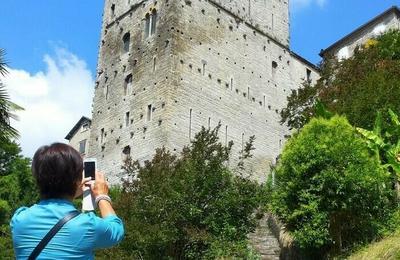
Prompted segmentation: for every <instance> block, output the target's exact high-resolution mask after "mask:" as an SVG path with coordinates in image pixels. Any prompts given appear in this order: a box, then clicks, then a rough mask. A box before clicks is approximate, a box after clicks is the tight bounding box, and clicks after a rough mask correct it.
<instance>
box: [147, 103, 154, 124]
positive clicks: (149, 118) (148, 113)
mask: <svg viewBox="0 0 400 260" xmlns="http://www.w3.org/2000/svg"><path fill="white" fill-rule="evenodd" d="M152 113H153V108H152V105H148V106H147V122H150V121H151V117H152Z"/></svg>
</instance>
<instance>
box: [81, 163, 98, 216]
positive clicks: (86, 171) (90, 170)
mask: <svg viewBox="0 0 400 260" xmlns="http://www.w3.org/2000/svg"><path fill="white" fill-rule="evenodd" d="M95 176H96V159H94V158H86V159H85V160H83V177H84V178H88V177H90V178H91V179H92V181H94V180H95V178H96V177H95ZM94 209H95V202H94V198H93V196H92V192H91V191H90V187H89V186H86V187H84V188H83V199H82V211H83V212H88V211H93V210H94Z"/></svg>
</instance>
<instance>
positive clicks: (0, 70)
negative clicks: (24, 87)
mask: <svg viewBox="0 0 400 260" xmlns="http://www.w3.org/2000/svg"><path fill="white" fill-rule="evenodd" d="M5 55H6V51H5V50H4V49H1V48H0V75H2V76H4V75H6V74H7V73H8V71H7V62H6V60H5V58H4V56H5Z"/></svg>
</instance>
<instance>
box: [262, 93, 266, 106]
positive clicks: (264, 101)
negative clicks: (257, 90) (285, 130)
mask: <svg viewBox="0 0 400 260" xmlns="http://www.w3.org/2000/svg"><path fill="white" fill-rule="evenodd" d="M265 103H266V98H265V95H264V100H263V106H264V107H265Z"/></svg>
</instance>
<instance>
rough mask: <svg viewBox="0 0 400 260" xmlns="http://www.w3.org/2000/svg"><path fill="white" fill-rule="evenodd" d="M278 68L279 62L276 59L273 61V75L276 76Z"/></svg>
mask: <svg viewBox="0 0 400 260" xmlns="http://www.w3.org/2000/svg"><path fill="white" fill-rule="evenodd" d="M277 69H278V63H277V62H276V61H272V76H275V73H276V70H277Z"/></svg>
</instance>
